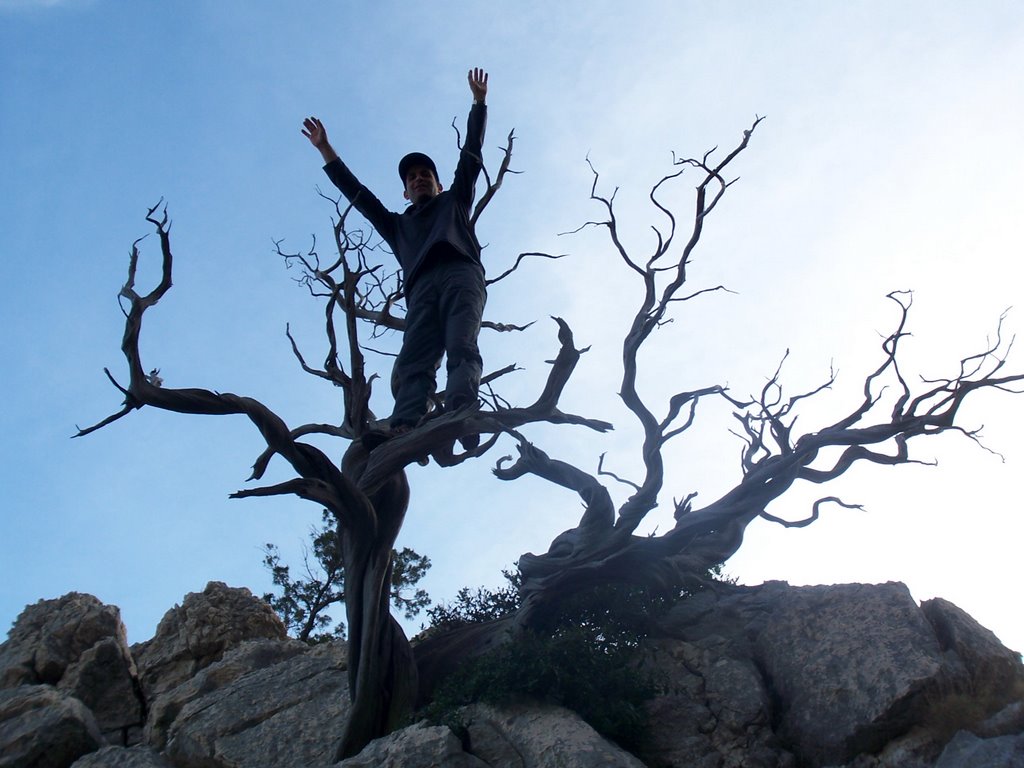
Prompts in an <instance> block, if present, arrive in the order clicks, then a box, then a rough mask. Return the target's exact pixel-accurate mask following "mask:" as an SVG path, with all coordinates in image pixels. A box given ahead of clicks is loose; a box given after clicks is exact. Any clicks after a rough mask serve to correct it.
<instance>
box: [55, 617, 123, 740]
mask: <svg viewBox="0 0 1024 768" xmlns="http://www.w3.org/2000/svg"><path fill="white" fill-rule="evenodd" d="M57 688H58V689H59V690H62V691H64V692H66V693H68V694H69V695H71V696H74V697H75V698H76V699H78V700H79V701H81V702H82V703H83V704H85V705H86V706H87V707H89V709H90V710H92V713H93V715H94V716H95V717H96V722H97V723H98V724H99V727H100V730H101V731H103V733H104V734H106V735H107V741H109V742H111V743H118V744H121V745H124V744H125V743H126V741H127V739H126V737H125V736H124V735H123V732H124V731H125V730H126V729H128V728H131V727H132V726H141V725H142V722H143V716H142V701H141V700H140V698H139V694H138V691H137V689H136V688H137V681H136V676H135V664H134V663H133V662H132V659H131V656H129V655H128V648H127V646H126V645H125V644H124V643H123V642H121V641H120V639H117V638H113V637H107V638H104V639H102V640H100V641H99V642H98V643H96V644H95V645H94V646H92V647H91V648H90V649H89V650H87V651H85V652H84V653H83V654H82V655H81V656H80V657H79V658H78V660H77V661H75V662H74V663H72V664H71V665H70V666H68V668H67V671H66V672H65V673H64V676H63V677H62V678H61V679H60V682H59V683H58V684H57Z"/></svg>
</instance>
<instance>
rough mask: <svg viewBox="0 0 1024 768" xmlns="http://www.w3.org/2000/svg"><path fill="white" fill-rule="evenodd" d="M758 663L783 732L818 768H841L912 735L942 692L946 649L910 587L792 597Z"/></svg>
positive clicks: (778, 609) (819, 590)
mask: <svg viewBox="0 0 1024 768" xmlns="http://www.w3.org/2000/svg"><path fill="white" fill-rule="evenodd" d="M754 652H755V659H756V660H757V663H758V664H759V665H760V667H761V669H763V670H764V673H765V676H766V678H767V681H768V682H769V685H770V686H771V689H772V691H773V692H774V694H775V695H776V696H777V697H778V699H779V701H780V707H779V711H778V713H777V716H778V718H779V733H780V735H781V737H782V738H783V740H784V741H787V742H790V743H792V744H794V745H799V746H798V752H799V754H800V755H801V756H802V757H803V758H804V759H805V760H808V761H811V762H812V763H819V764H825V765H827V764H829V763H842V762H845V761H847V760H849V759H851V758H852V757H854V756H855V755H857V754H859V753H861V752H875V751H877V750H879V749H881V748H882V747H883V746H884V745H885V744H886V742H888V741H889V740H891V739H892V738H893V737H895V736H898V735H900V734H903V733H906V732H907V731H908V730H909V729H910V727H911V725H913V724H914V722H915V720H916V718H917V717H919V716H920V715H921V713H922V711H923V707H924V704H925V701H926V700H925V698H924V694H927V693H930V692H932V691H934V690H937V689H938V682H939V678H940V674H941V673H942V671H943V655H942V649H941V648H940V647H939V643H938V640H937V639H936V637H935V634H934V632H933V631H932V628H931V626H930V625H929V623H928V622H927V621H926V619H925V617H924V615H923V613H922V612H921V609H920V608H919V607H918V605H917V603H915V602H914V599H913V597H911V595H910V591H909V590H908V589H907V588H906V587H905V586H904V585H903V584H882V585H877V586H869V585H861V584H851V585H841V586H834V587H797V588H790V589H789V590H787V594H786V598H785V599H784V600H780V601H778V602H777V603H776V605H775V609H774V610H773V611H772V613H771V614H770V615H769V616H768V617H766V620H765V625H764V629H763V631H761V632H760V633H759V634H758V636H757V639H756V640H755V643H754Z"/></svg>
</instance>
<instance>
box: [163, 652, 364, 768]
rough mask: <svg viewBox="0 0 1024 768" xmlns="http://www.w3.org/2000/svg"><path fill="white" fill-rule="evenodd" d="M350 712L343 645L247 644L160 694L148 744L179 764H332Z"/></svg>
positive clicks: (241, 767)
mask: <svg viewBox="0 0 1024 768" xmlns="http://www.w3.org/2000/svg"><path fill="white" fill-rule="evenodd" d="M246 666H249V669H245V667H246ZM348 709H349V696H348V674H347V663H346V653H345V649H344V646H343V645H341V644H335V643H325V644H322V645H317V646H313V647H309V646H305V645H303V644H301V643H297V642H295V641H288V642H282V641H266V640H265V641H261V642H253V643H247V644H245V645H244V646H240V647H239V648H237V649H235V650H234V651H233V652H231V653H229V654H227V655H226V656H225V657H224V659H222V660H221V661H219V662H215V663H212V664H211V665H210V666H209V667H207V668H206V669H204V670H203V671H202V672H200V673H199V674H198V675H197V676H196V677H195V678H194V679H192V680H189V681H187V682H185V683H184V684H182V685H181V686H179V687H178V688H176V689H173V690H171V691H167V692H165V693H164V694H161V695H160V696H159V697H158V698H157V699H156V700H155V701H154V705H153V708H152V711H151V713H150V721H149V725H148V726H147V731H146V732H147V737H148V738H147V743H149V744H150V745H151V746H153V747H156V748H158V749H162V751H163V752H164V753H165V754H166V755H167V757H168V758H169V759H170V760H171V761H172V762H174V763H175V765H178V766H236V767H237V768H250V767H251V768H264V766H274V768H307V766H314V765H328V764H329V763H330V762H331V758H333V756H334V753H335V751H336V750H337V748H338V744H339V742H340V738H341V733H342V729H343V727H344V724H345V718H346V716H347V714H348Z"/></svg>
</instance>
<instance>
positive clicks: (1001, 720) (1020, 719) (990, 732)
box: [971, 700, 1024, 739]
mask: <svg viewBox="0 0 1024 768" xmlns="http://www.w3.org/2000/svg"><path fill="white" fill-rule="evenodd" d="M971 731H972V732H973V733H974V735H975V736H981V737H982V738H983V739H985V738H991V737H993V736H1008V735H1010V734H1013V733H1024V700H1022V701H1015V702H1014V703H1013V704H1010V705H1009V706H1006V707H1004V708H1003V709H1001V710H999V711H998V712H996V713H995V714H994V715H992V717H990V718H989V719H988V720H986V721H984V722H983V723H980V724H979V725H978V726H977V727H975V728H972V729H971Z"/></svg>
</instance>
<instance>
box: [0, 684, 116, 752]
mask: <svg viewBox="0 0 1024 768" xmlns="http://www.w3.org/2000/svg"><path fill="white" fill-rule="evenodd" d="M101 746H103V736H102V734H101V733H100V729H99V726H97V725H96V719H95V718H94V717H93V716H92V713H91V712H90V711H89V710H88V709H86V707H85V705H84V704H82V703H81V702H80V701H78V700H77V699H75V698H72V697H71V696H68V695H66V694H64V693H61V692H60V691H57V690H56V689H54V688H53V687H51V686H48V685H23V686H20V687H18V688H10V689H7V690H0V766H2V767H3V768H67V767H68V766H70V765H71V764H72V763H74V762H75V760H77V759H78V758H79V757H81V756H82V755H85V754H87V753H89V752H92V751H94V750H96V749H99V748H100V747H101Z"/></svg>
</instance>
